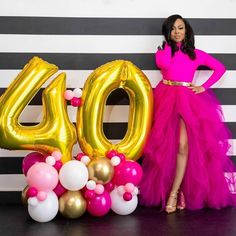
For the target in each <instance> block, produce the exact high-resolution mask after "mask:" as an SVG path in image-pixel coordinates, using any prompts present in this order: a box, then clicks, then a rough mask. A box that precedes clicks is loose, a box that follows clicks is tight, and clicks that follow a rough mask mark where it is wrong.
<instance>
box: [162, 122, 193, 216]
mask: <svg viewBox="0 0 236 236" xmlns="http://www.w3.org/2000/svg"><path fill="white" fill-rule="evenodd" d="M179 138H180V140H179V149H178V153H177V160H176V172H175V178H174V182H173V185H172V188H171V192H170V196H169V199H168V201H167V206H166V211H167V212H168V213H170V212H174V211H175V210H176V203H177V194H178V190H179V188H180V185H181V183H182V180H183V177H184V173H185V169H186V165H187V161H188V136H187V131H186V126H185V123H184V121H183V119H181V118H180V137H179Z"/></svg>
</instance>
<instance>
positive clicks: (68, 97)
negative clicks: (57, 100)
mask: <svg viewBox="0 0 236 236" xmlns="http://www.w3.org/2000/svg"><path fill="white" fill-rule="evenodd" d="M74 96H75V94H74V92H73V91H71V90H66V91H65V93H64V98H65V99H66V100H71V99H72V98H73V97H74Z"/></svg>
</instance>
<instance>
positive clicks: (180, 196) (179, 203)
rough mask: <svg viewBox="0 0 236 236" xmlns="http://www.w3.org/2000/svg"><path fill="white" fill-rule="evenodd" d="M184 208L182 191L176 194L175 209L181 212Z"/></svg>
mask: <svg viewBox="0 0 236 236" xmlns="http://www.w3.org/2000/svg"><path fill="white" fill-rule="evenodd" d="M185 207H186V203H185V197H184V193H183V192H182V191H180V192H179V194H178V201H177V209H179V210H183V209H184V208H185Z"/></svg>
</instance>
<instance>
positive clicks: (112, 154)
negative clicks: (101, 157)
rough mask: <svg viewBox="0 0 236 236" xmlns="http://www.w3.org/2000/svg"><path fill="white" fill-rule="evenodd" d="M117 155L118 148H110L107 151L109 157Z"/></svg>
mask: <svg viewBox="0 0 236 236" xmlns="http://www.w3.org/2000/svg"><path fill="white" fill-rule="evenodd" d="M116 155H117V151H116V150H110V151H108V152H107V153H106V156H107V158H109V159H111V158H112V157H114V156H116Z"/></svg>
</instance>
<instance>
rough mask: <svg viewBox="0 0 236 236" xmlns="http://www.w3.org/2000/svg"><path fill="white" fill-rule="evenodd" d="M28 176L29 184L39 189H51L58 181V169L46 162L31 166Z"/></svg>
mask: <svg viewBox="0 0 236 236" xmlns="http://www.w3.org/2000/svg"><path fill="white" fill-rule="evenodd" d="M26 178H27V182H28V185H29V186H33V187H35V188H37V189H38V190H39V191H51V190H53V189H54V188H55V187H56V186H57V183H58V173H57V171H56V169H55V168H53V167H52V166H50V165H48V164H46V163H44V162H39V163H36V164H34V165H33V166H31V167H30V169H29V170H28V173H27V176H26Z"/></svg>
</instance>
